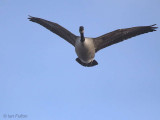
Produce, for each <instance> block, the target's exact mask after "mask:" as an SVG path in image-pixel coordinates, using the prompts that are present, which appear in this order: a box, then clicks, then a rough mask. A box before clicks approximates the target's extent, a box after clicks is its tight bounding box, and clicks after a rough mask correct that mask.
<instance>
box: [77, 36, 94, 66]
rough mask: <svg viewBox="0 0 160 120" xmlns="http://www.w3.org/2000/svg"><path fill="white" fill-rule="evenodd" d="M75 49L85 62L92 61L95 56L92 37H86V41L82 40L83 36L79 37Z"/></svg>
mask: <svg viewBox="0 0 160 120" xmlns="http://www.w3.org/2000/svg"><path fill="white" fill-rule="evenodd" d="M75 51H76V54H77V56H78V58H79V59H80V60H81V61H82V62H83V63H86V64H87V63H90V62H92V61H93V60H94V56H95V49H94V43H93V40H92V39H91V38H85V41H84V42H81V38H80V37H78V38H77V40H76V43H75Z"/></svg>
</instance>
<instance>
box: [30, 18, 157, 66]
mask: <svg viewBox="0 0 160 120" xmlns="http://www.w3.org/2000/svg"><path fill="white" fill-rule="evenodd" d="M28 19H29V20H30V21H32V22H36V23H38V24H40V25H42V26H43V27H45V28H47V29H48V30H50V31H51V32H53V33H55V34H57V35H58V36H60V37H61V38H63V39H65V40H66V41H68V42H69V43H70V44H72V45H73V46H74V47H75V51H76V54H77V56H78V58H76V61H77V62H78V63H79V64H81V65H82V66H86V67H91V66H95V65H98V62H97V61H96V60H95V59H94V57H95V53H96V52H98V51H99V50H101V49H103V48H105V47H108V46H110V45H113V44H116V43H118V42H121V41H123V40H126V39H128V38H131V37H134V36H137V35H140V34H144V33H148V32H153V31H156V29H157V28H158V27H154V26H155V25H156V24H154V25H150V26H138V27H132V28H125V29H118V30H115V31H112V32H110V33H107V34H104V35H102V36H99V37H96V38H89V37H84V27H83V26H80V27H79V32H80V36H76V35H74V34H73V33H71V32H70V31H68V30H67V29H65V28H64V27H62V26H60V25H59V24H57V23H54V22H50V21H47V20H44V19H42V18H37V17H32V16H29V18H28Z"/></svg>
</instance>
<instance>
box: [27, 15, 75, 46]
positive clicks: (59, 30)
mask: <svg viewBox="0 0 160 120" xmlns="http://www.w3.org/2000/svg"><path fill="white" fill-rule="evenodd" d="M28 19H29V20H30V21H32V22H36V23H38V24H40V25H42V26H43V27H45V28H47V29H48V30H50V31H51V32H53V33H55V34H57V35H59V36H60V37H62V38H63V39H65V40H66V41H68V42H69V43H71V44H72V45H73V46H74V45H75V40H76V38H77V36H76V35H74V34H73V33H71V32H70V31H68V30H67V29H65V28H64V27H62V26H60V25H59V24H57V23H54V22H50V21H47V20H44V19H41V18H37V17H32V16H29V18H28Z"/></svg>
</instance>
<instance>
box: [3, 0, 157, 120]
mask: <svg viewBox="0 0 160 120" xmlns="http://www.w3.org/2000/svg"><path fill="white" fill-rule="evenodd" d="M28 15H32V16H35V17H41V18H44V19H47V20H50V21H54V22H57V23H59V24H60V25H62V26H64V27H65V28H67V29H68V30H70V31H71V32H73V33H74V34H76V35H79V32H78V29H79V26H81V25H83V26H84V27H85V36H87V37H97V36H100V35H102V34H105V33H107V32H110V31H113V30H116V29H119V28H127V27H134V26H142V25H152V24H157V26H159V25H160V0H77V1H76V0H0V119H1V120H4V119H7V118H4V115H15V114H19V115H20V114H23V115H27V117H26V118H19V120H20V119H24V120H160V30H159V29H158V31H157V32H152V33H147V34H143V35H140V36H137V37H134V38H132V39H129V40H126V41H124V42H121V43H118V44H115V45H113V46H110V47H108V48H105V49H103V50H101V51H99V52H98V53H97V54H96V57H95V59H96V60H97V61H98V62H99V65H98V66H95V67H91V68H87V67H83V66H81V65H79V64H78V63H77V62H76V61H75V59H76V58H77V56H76V54H75V52H74V47H73V46H72V45H70V44H69V43H67V42H66V41H65V40H63V39H62V38H60V37H59V36H57V35H55V34H53V33H51V32H50V31H48V30H47V29H45V28H43V27H41V26H40V25H38V24H36V23H32V22H30V21H28V19H27V17H28ZM8 119H9V118H8ZM12 119H16V118H12Z"/></svg>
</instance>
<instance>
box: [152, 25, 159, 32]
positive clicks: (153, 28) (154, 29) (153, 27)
mask: <svg viewBox="0 0 160 120" xmlns="http://www.w3.org/2000/svg"><path fill="white" fill-rule="evenodd" d="M155 25H157V24H153V25H150V28H151V30H152V31H157V30H156V29H158V27H155Z"/></svg>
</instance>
